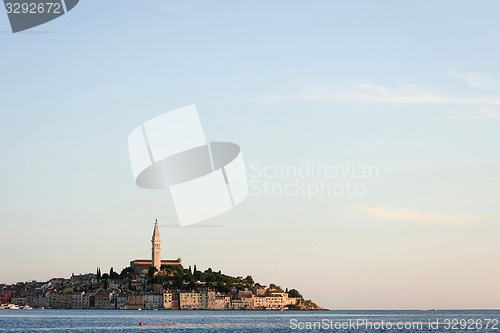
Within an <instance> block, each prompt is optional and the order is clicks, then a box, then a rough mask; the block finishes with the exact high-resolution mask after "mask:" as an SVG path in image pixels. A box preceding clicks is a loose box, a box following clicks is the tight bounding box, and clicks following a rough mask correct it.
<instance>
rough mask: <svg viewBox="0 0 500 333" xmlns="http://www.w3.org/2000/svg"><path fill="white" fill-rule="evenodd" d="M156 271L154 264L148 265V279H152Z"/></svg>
mask: <svg viewBox="0 0 500 333" xmlns="http://www.w3.org/2000/svg"><path fill="white" fill-rule="evenodd" d="M156 271H157V269H156V267H155V266H151V267H149V269H148V277H149V278H150V279H153V277H154V276H155V273H156Z"/></svg>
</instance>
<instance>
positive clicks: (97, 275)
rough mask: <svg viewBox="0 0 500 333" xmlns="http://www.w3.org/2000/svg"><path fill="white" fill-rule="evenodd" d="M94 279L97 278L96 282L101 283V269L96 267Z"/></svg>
mask: <svg viewBox="0 0 500 333" xmlns="http://www.w3.org/2000/svg"><path fill="white" fill-rule="evenodd" d="M96 277H97V282H101V269H100V268H99V267H97V274H96Z"/></svg>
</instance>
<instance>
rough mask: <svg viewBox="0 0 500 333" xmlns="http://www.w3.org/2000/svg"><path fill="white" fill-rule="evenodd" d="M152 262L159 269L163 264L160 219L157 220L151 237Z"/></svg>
mask: <svg viewBox="0 0 500 333" xmlns="http://www.w3.org/2000/svg"><path fill="white" fill-rule="evenodd" d="M151 263H152V265H153V266H154V267H156V268H157V269H160V266H161V239H160V228H159V227H158V220H155V227H154V230H153V237H152V238H151Z"/></svg>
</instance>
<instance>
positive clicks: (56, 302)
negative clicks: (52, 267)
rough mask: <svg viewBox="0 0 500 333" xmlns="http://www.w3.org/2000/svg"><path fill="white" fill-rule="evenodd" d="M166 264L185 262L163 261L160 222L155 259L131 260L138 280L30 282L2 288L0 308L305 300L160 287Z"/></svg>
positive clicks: (237, 305) (258, 304)
mask: <svg viewBox="0 0 500 333" xmlns="http://www.w3.org/2000/svg"><path fill="white" fill-rule="evenodd" d="M164 266H180V267H182V266H181V259H180V258H179V259H176V260H162V259H161V240H160V230H159V227H158V223H155V226H154V230H153V237H152V239H151V260H148V259H136V260H133V261H131V262H130V268H131V270H132V271H133V272H134V274H133V276H132V277H130V278H126V279H109V280H108V279H107V280H105V281H102V279H100V278H99V277H98V275H97V274H91V273H89V274H85V275H73V276H72V277H71V278H70V279H64V278H56V279H52V280H50V281H48V282H36V281H33V282H27V283H17V284H15V285H11V286H6V285H0V305H1V304H11V305H15V306H18V307H34V308H52V309H131V310H132V309H151V310H154V309H167V310H168V309H172V310H177V309H178V310H195V309H200V310H202V309H206V310H229V309H235V310H243V309H268V310H280V309H284V308H285V307H287V306H294V305H300V304H301V302H302V301H303V300H302V298H301V297H300V298H299V297H289V295H288V293H287V292H283V291H282V290H281V289H276V288H266V287H265V286H261V285H259V284H256V285H254V286H253V288H252V289H251V290H249V289H244V290H236V289H234V290H231V291H230V292H229V293H225V294H221V293H220V292H216V291H214V290H210V289H208V288H206V289H204V290H198V291H192V290H172V289H169V288H166V287H165V286H164V285H161V284H150V283H148V280H147V274H148V271H149V269H150V268H151V267H155V269H156V270H158V271H160V270H161V269H162V267H164Z"/></svg>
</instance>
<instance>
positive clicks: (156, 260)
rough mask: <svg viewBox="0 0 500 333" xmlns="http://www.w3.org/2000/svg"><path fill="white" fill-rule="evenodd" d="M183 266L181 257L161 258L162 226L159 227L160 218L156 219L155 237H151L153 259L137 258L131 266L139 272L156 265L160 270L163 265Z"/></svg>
mask: <svg viewBox="0 0 500 333" xmlns="http://www.w3.org/2000/svg"><path fill="white" fill-rule="evenodd" d="M169 265H170V266H181V258H178V259H177V260H161V239H160V227H158V220H156V221H155V226H154V229H153V237H152V238H151V260H148V259H135V260H133V261H131V262H130V267H131V268H132V269H133V270H134V271H135V272H136V273H137V272H140V271H142V270H144V269H145V270H148V269H149V268H150V267H151V266H154V267H155V268H156V269H157V270H160V268H161V266H169Z"/></svg>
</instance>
